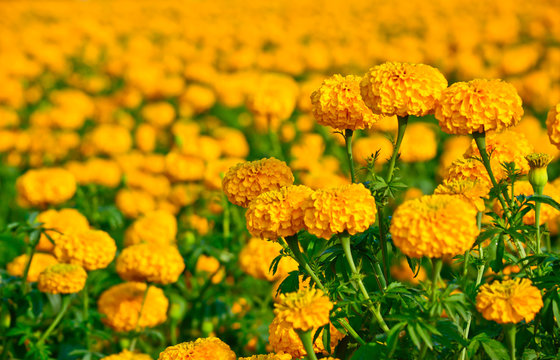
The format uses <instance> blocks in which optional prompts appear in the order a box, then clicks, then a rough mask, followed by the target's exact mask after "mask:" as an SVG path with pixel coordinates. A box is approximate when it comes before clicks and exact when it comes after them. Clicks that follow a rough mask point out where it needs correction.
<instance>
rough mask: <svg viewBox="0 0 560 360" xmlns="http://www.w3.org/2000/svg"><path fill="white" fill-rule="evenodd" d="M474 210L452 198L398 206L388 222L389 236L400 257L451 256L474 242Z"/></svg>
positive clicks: (434, 197)
mask: <svg viewBox="0 0 560 360" xmlns="http://www.w3.org/2000/svg"><path fill="white" fill-rule="evenodd" d="M476 213H477V210H476V208H475V207H473V206H470V204H468V203H467V202H466V201H465V200H463V199H461V198H460V197H457V196H452V195H427V196H423V197H421V198H418V199H414V200H409V201H406V202H404V203H402V204H401V205H400V206H399V207H398V208H397V210H395V213H394V214H393V219H392V222H391V229H390V231H391V235H392V237H393V242H394V243H395V245H396V246H397V247H398V248H399V249H400V250H401V251H402V252H403V254H405V255H407V256H409V257H413V258H421V257H422V256H426V257H430V258H441V257H444V256H455V255H458V254H462V253H464V252H465V251H467V250H469V249H470V248H471V246H472V244H473V243H474V241H475V240H476V237H477V236H478V233H479V232H480V231H479V230H478V227H477V225H476Z"/></svg>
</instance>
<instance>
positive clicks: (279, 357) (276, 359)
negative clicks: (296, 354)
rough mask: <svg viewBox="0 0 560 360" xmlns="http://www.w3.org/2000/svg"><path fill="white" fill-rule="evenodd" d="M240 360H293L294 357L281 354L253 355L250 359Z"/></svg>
mask: <svg viewBox="0 0 560 360" xmlns="http://www.w3.org/2000/svg"><path fill="white" fill-rule="evenodd" d="M238 360H292V355H290V354H285V353H283V352H280V353H278V354H267V355H253V356H250V357H240V358H239V359H238Z"/></svg>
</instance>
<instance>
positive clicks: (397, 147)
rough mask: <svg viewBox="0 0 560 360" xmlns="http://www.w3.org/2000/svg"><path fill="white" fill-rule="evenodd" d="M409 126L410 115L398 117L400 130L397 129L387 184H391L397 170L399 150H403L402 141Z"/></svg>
mask: <svg viewBox="0 0 560 360" xmlns="http://www.w3.org/2000/svg"><path fill="white" fill-rule="evenodd" d="M407 125H408V115H407V116H403V117H401V116H399V117H398V129H397V141H396V142H395V146H394V147H393V155H391V160H390V161H389V170H388V171H387V179H386V181H387V183H389V182H391V179H392V178H393V172H394V170H395V163H396V162H397V157H398V155H399V150H400V148H401V143H402V139H403V137H404V133H405V131H406V126H407Z"/></svg>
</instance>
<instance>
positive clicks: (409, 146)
mask: <svg viewBox="0 0 560 360" xmlns="http://www.w3.org/2000/svg"><path fill="white" fill-rule="evenodd" d="M436 154H437V139H436V133H435V132H434V130H433V129H432V126H431V125H430V124H426V123H421V122H418V123H413V124H410V125H408V127H407V128H406V132H405V134H404V138H403V142H402V144H401V148H400V157H399V160H401V161H402V162H407V163H408V162H419V161H429V160H432V159H433V158H435V157H436Z"/></svg>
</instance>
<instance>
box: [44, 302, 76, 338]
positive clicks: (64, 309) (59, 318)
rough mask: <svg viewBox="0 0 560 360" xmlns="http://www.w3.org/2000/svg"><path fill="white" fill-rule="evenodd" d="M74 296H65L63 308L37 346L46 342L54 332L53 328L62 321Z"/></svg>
mask: <svg viewBox="0 0 560 360" xmlns="http://www.w3.org/2000/svg"><path fill="white" fill-rule="evenodd" d="M72 298H73V296H72V295H66V296H63V299H62V308H61V309H60V311H59V312H58V314H57V315H56V318H55V319H54V320H53V321H52V323H51V325H50V326H49V327H48V328H47V330H46V331H45V332H44V333H43V335H42V336H41V337H40V338H39V340H38V341H37V346H39V345H42V344H44V343H45V341H46V340H47V339H48V338H49V335H50V334H51V333H52V332H53V330H54V329H55V328H56V327H57V325H58V324H59V323H60V321H61V320H62V318H63V317H64V314H66V311H67V310H68V307H69V305H70V302H71V301H72Z"/></svg>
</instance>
